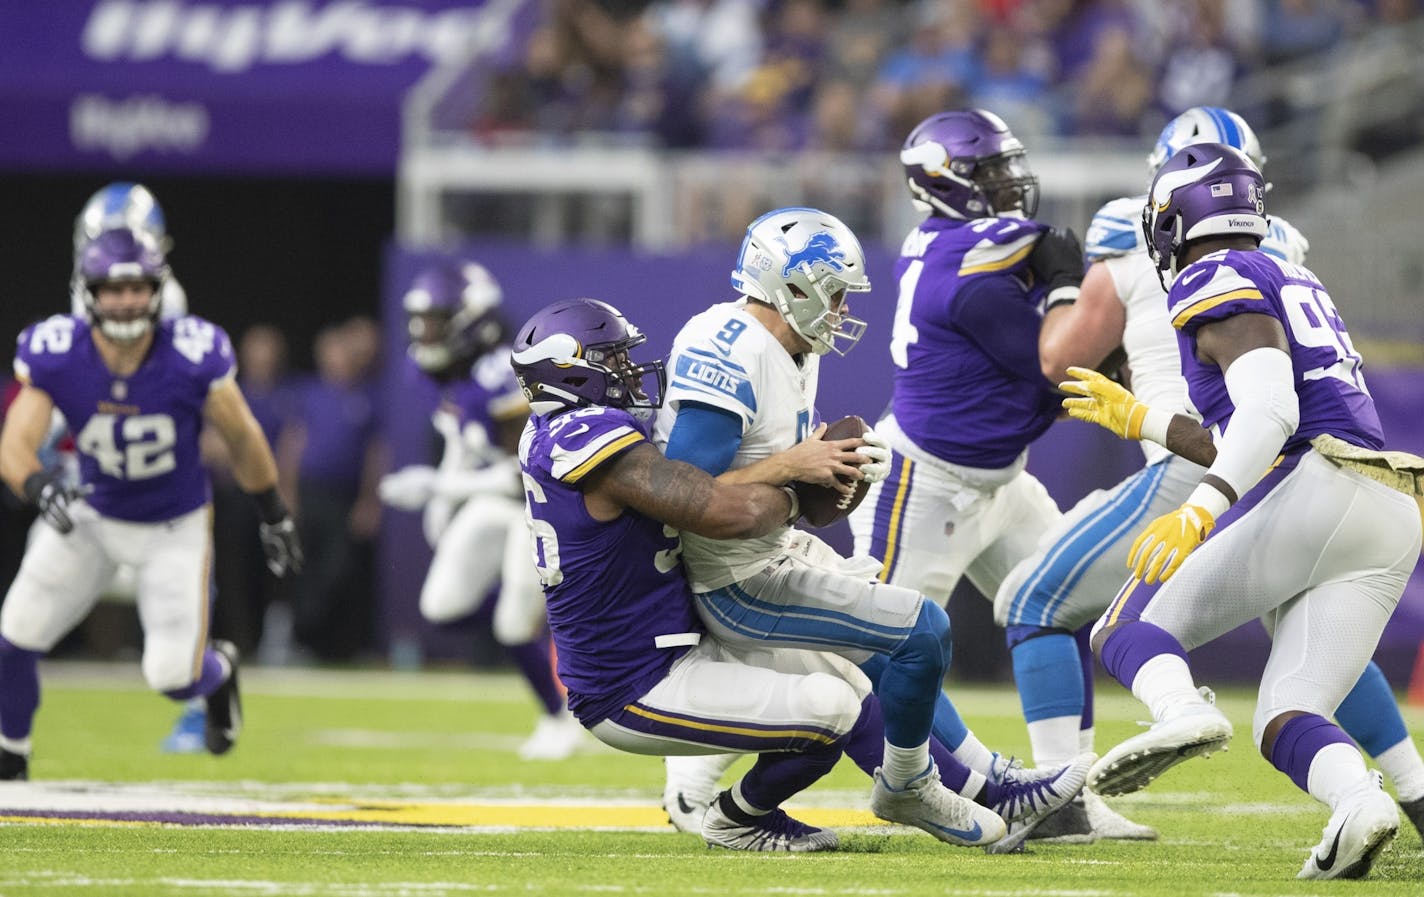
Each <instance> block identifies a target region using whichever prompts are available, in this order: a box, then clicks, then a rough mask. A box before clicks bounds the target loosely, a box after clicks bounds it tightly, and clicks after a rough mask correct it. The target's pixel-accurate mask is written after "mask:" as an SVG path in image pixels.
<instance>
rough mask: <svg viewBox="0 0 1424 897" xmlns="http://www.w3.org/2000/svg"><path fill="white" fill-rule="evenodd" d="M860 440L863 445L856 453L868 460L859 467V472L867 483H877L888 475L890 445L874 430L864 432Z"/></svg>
mask: <svg viewBox="0 0 1424 897" xmlns="http://www.w3.org/2000/svg"><path fill="white" fill-rule="evenodd" d="M860 438H861V440H862V441H863V442H864V443H865V445H862V446H861V447H860V448H858V449H856V452H857V453H858V454H861V455H864V456H865V457H867V458H869V459H870V461H869V462H868V463H866V464H862V465H860V472H861V474H862V475H863V476H864V477H865V481H866V482H867V483H878V482H880V481H881V480H883V479H885V478H886V477H888V476H889V475H890V443H888V442H886V441H885V437H884V436H881V435H880V434H879V433H877V432H875V431H874V430H866V431H865V432H864V433H861V434H860Z"/></svg>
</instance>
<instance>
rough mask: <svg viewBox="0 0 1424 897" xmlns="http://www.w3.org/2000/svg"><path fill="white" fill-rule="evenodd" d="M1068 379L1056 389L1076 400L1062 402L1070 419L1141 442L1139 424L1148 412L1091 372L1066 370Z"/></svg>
mask: <svg viewBox="0 0 1424 897" xmlns="http://www.w3.org/2000/svg"><path fill="white" fill-rule="evenodd" d="M1068 376H1070V377H1076V378H1077V379H1076V380H1065V381H1064V382H1062V383H1060V384H1058V388H1059V389H1061V390H1063V391H1064V392H1066V393H1069V394H1071V395H1075V396H1083V398H1080V399H1064V400H1063V407H1064V409H1066V410H1067V412H1068V414H1069V415H1070V416H1071V417H1075V418H1077V419H1078V420H1085V421H1087V422H1088V423H1090V424H1097V425H1098V426H1100V427H1102V428H1104V429H1107V430H1111V431H1112V432H1114V433H1116V434H1117V435H1118V436H1121V437H1122V438H1123V439H1141V438H1142V422H1143V421H1144V420H1145V419H1146V418H1147V412H1148V411H1149V410H1150V409H1149V408H1148V406H1147V405H1145V404H1144V403H1142V402H1139V401H1137V397H1136V396H1134V395H1133V394H1132V393H1130V392H1128V391H1127V390H1126V389H1124V388H1123V387H1122V385H1121V384H1118V383H1115V382H1113V381H1112V380H1109V379H1108V378H1107V377H1104V376H1103V375H1102V374H1100V373H1098V372H1097V371H1095V370H1092V369H1091V368H1076V367H1075V368H1069V369H1068Z"/></svg>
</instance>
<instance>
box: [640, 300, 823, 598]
mask: <svg viewBox="0 0 1424 897" xmlns="http://www.w3.org/2000/svg"><path fill="white" fill-rule="evenodd" d="M820 361H821V359H820V356H817V355H814V354H811V353H807V354H805V355H802V356H801V359H800V363H799V364H798V363H797V360H796V359H794V358H792V357H791V355H790V354H789V353H788V352H787V351H786V349H785V348H783V347H782V345H781V344H780V343H778V342H777V341H776V338H775V337H773V336H772V335H771V332H770V331H768V330H767V329H766V328H765V327H764V326H762V324H761V322H759V321H758V320H757V319H756V318H753V317H752V316H751V315H749V314H747V312H746V309H745V306H744V303H742V302H726V303H723V304H720V305H714V306H712V307H711V308H710V309H708V310H707V311H705V312H702V313H701V314H699V315H697V316H696V317H694V318H693V319H692V320H690V321H688V322H687V324H686V325H685V326H684V327H683V328H682V330H681V331H680V332H679V333H678V335H677V338H676V339H675V340H673V346H672V354H671V355H670V356H669V358H668V365H667V367H668V388H667V395H666V397H665V398H664V401H663V407H662V409H661V410H660V411H659V412H658V416H657V420H656V422H655V424H654V428H653V438H654V440H655V441H656V442H657V445H658V448H659V449H664V450H666V448H667V442H668V435H669V434H670V433H671V432H672V427H673V422H674V421H675V420H676V418H677V411H678V408H680V407H681V406H682V403H683V402H696V403H699V404H702V405H708V406H710V407H713V408H718V409H720V410H722V411H726V412H729V413H731V414H735V415H736V416H737V417H739V418H741V421H742V442H741V446H740V447H739V448H738V449H737V454H736V456H735V457H734V458H733V459H732V465H731V466H732V469H736V468H739V467H746V466H747V465H748V464H751V463H753V462H755V461H760V460H761V459H763V458H766V457H769V456H771V455H773V454H775V453H776V452H781V451H785V450H786V449H789V448H791V447H792V446H793V445H795V444H796V443H798V442H800V441H801V440H803V439H805V438H806V436H807V434H808V433H809V432H810V430H811V421H812V417H813V415H814V409H815V405H816V384H817V378H818V375H819V373H820ZM788 529H789V527H780V528H778V529H776V530H774V531H773V532H771V533H768V534H767V535H765V536H762V537H760V538H757V539H735V540H718V539H708V538H705V537H702V536H695V535H692V534H691V533H684V534H683V536H682V546H683V553H682V560H683V564H684V565H685V566H686V567H687V575H688V579H689V580H691V582H692V588H693V590H694V591H697V592H710V591H712V590H713V589H718V588H721V587H723V586H726V585H730V584H731V583H734V582H741V581H743V580H745V579H747V578H748V577H750V576H752V575H754V574H756V573H757V572H759V571H761V570H762V569H763V568H765V567H766V566H767V564H769V563H771V561H772V559H773V558H775V557H776V556H777V555H779V554H780V553H781V550H782V543H783V541H784V537H785V536H786V533H787V530H788Z"/></svg>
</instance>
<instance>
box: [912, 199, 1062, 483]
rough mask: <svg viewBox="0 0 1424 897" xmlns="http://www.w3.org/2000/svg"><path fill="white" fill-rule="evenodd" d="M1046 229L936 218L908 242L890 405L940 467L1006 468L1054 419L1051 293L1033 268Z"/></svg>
mask: <svg viewBox="0 0 1424 897" xmlns="http://www.w3.org/2000/svg"><path fill="white" fill-rule="evenodd" d="M1045 229H1046V225H1043V224H1040V223H1038V222H1036V221H1032V220H1027V219H1022V218H982V219H979V220H976V221H952V220H950V219H947V218H940V217H934V216H932V217H930V218H928V219H926V220H925V222H924V223H923V224H921V225H920V227H919V228H918V229H917V230H914V231H912V232H911V233H910V235H909V236H908V237H906V238H905V243H904V245H903V247H902V248H901V251H900V258H899V260H898V261H896V263H895V280H896V282H897V283H899V285H900V297H899V300H898V304H897V306H896V310H895V327H894V333H893V336H892V338H891V342H890V356H891V358H892V360H893V361H894V362H895V386H894V396H893V399H892V404H891V407H892V410H893V411H894V413H895V420H896V422H897V423H898V424H899V425H900V429H901V430H902V431H903V432H904V433H905V435H906V436H908V437H909V438H910V439H911V440H912V441H913V442H914V443H915V444H916V445H918V446H919V447H920V448H922V449H924V450H925V451H927V452H929V453H930V454H932V455H934V456H936V457H938V458H943V459H944V460H946V461H949V462H951V463H954V464H961V465H965V466H968V467H983V468H1001V467H1006V466H1008V465H1009V464H1011V463H1013V461H1014V459H1015V458H1017V457H1018V456H1019V454H1020V453H1021V452H1022V451H1023V450H1024V448H1026V447H1027V446H1028V444H1029V443H1030V442H1032V441H1033V440H1034V439H1037V438H1038V437H1039V436H1040V435H1042V434H1043V432H1044V431H1045V430H1047V429H1048V426H1049V425H1050V424H1051V423H1053V421H1054V420H1055V419H1056V418H1057V416H1058V413H1059V410H1060V409H1059V405H1058V403H1059V399H1060V398H1061V397H1060V396H1058V395H1057V393H1055V392H1054V390H1053V389H1052V384H1050V383H1049V382H1048V381H1047V380H1045V379H1044V378H1043V375H1042V373H1041V372H1040V370H1039V364H1038V328H1039V325H1040V323H1041V321H1042V315H1041V313H1040V312H1039V311H1038V303H1039V301H1040V300H1041V298H1042V294H1043V288H1042V286H1035V285H1033V284H1032V275H1031V274H1030V273H1029V269H1028V256H1029V253H1030V252H1032V251H1033V247H1034V245H1035V244H1036V243H1037V241H1038V238H1039V236H1040V234H1042V233H1043V231H1044V230H1045ZM971 294H973V295H971Z"/></svg>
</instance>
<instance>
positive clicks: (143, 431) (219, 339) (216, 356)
mask: <svg viewBox="0 0 1424 897" xmlns="http://www.w3.org/2000/svg"><path fill="white" fill-rule="evenodd" d="M235 373H236V362H235V361H234V358H233V352H232V343H231V342H229V340H228V336H227V334H226V333H225V332H223V329H222V328H221V327H219V326H217V325H216V324H213V323H211V322H208V321H205V320H203V319H202V318H197V317H185V318H177V319H175V320H170V321H160V322H159V323H157V324H155V325H154V328H153V346H152V348H150V349H149V352H148V355H147V357H145V358H144V360H143V363H142V364H141V365H139V368H138V370H137V371H135V372H134V373H133V374H132V375H130V376H128V377H118V376H115V375H114V374H113V373H112V372H111V371H110V370H109V368H108V366H107V365H106V364H105V363H104V360H103V359H102V358H101V357H100V356H99V349H98V346H96V345H95V343H94V338H93V335H92V334H91V332H90V328H89V324H88V323H86V322H85V321H84V320H83V319H81V318H76V317H73V316H71V315H56V316H54V317H52V318H49V319H48V320H45V321H41V322H40V323H38V324H35V325H33V326H31V327H29V328H27V329H26V330H25V331H24V332H23V333H21V334H20V339H19V347H18V350H17V352H16V355H15V374H16V376H18V377H19V378H20V379H22V380H25V381H27V382H28V383H30V384H31V385H32V386H34V387H36V388H37V389H41V390H43V391H44V392H45V393H47V394H48V395H49V397H50V398H51V399H53V400H54V404H55V407H56V408H58V409H59V410H60V412H61V413H62V414H64V418H65V420H66V421H68V423H69V430H70V432H71V433H73V434H74V444H75V447H76V448H77V450H78V453H79V479H80V482H82V483H83V484H84V485H86V486H90V487H92V489H93V491H92V492H91V493H90V494H89V495H88V497H87V499H86V500H87V501H88V503H89V504H90V505H91V506H92V507H93V508H94V509H95V510H97V511H98V512H99V513H100V514H103V515H104V516H106V517H114V518H117V519H119V520H131V521H135V522H139V523H155V522H158V521H163V520H171V519H173V518H175V517H180V516H182V515H183V514H186V513H188V512H189V511H193V510H195V509H197V508H199V507H202V506H203V505H204V504H206V503H207V502H208V501H210V500H211V496H212V488H211V486H210V484H209V482H208V474H207V471H206V470H205V469H204V468H203V465H202V462H201V460H200V457H199V454H198V434H199V432H200V431H201V430H202V428H203V405H204V403H206V401H207V398H208V392H209V391H210V390H211V389H212V388H213V386H214V385H216V384H218V383H220V382H222V381H225V380H229V379H231V378H232V377H233V376H234V375H235Z"/></svg>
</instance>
